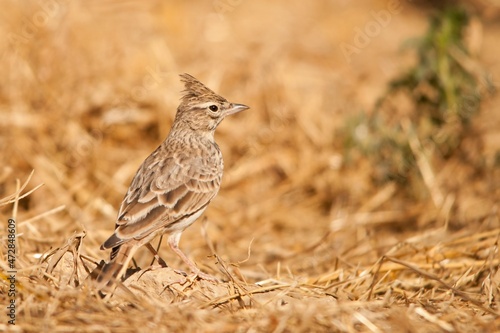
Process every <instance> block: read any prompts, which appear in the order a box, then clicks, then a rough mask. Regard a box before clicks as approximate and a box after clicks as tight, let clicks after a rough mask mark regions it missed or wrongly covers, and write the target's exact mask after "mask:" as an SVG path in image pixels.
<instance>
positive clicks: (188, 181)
mask: <svg viewBox="0 0 500 333" xmlns="http://www.w3.org/2000/svg"><path fill="white" fill-rule="evenodd" d="M181 81H182V82H183V83H184V85H185V90H184V96H183V97H182V100H181V104H180V105H179V107H178V109H177V114H176V116H175V120H174V123H173V124H172V129H171V130H170V133H169V135H168V137H167V138H166V140H165V141H164V142H163V143H162V144H161V145H160V146H159V147H158V148H157V149H156V150H155V151H154V152H153V153H152V154H151V155H149V157H148V158H146V160H145V161H144V162H143V163H142V165H141V166H140V167H139V170H138V171H137V173H136V174H135V176H134V179H133V180H132V183H131V185H130V187H129V189H128V192H127V194H126V195H125V198H124V199H123V202H122V204H121V207H120V211H119V213H118V218H117V220H116V226H115V232H114V233H113V235H111V237H109V238H108V239H107V240H106V241H105V242H104V243H103V244H102V245H101V250H104V249H112V251H111V256H110V261H109V262H108V263H107V264H105V265H104V267H103V268H102V270H101V272H100V274H99V276H98V277H97V287H98V288H99V289H102V288H104V287H106V286H107V287H110V286H112V285H113V284H114V282H115V281H116V280H118V279H120V278H121V276H122V275H123V274H124V273H125V272H126V270H127V267H128V264H129V263H130V260H131V259H132V256H133V255H134V253H135V252H136V250H137V249H138V248H139V247H141V246H142V245H147V247H148V249H150V250H152V246H151V245H150V244H149V242H151V241H152V240H153V239H154V238H155V237H156V236H158V235H162V234H168V235H169V237H168V244H169V245H170V248H171V249H172V250H173V251H174V252H175V253H176V254H177V255H178V256H179V257H180V258H181V259H182V260H183V261H184V262H185V263H186V264H187V265H188V266H189V268H190V269H191V270H192V271H193V272H194V273H195V274H197V275H198V276H199V277H201V278H204V279H207V280H214V278H212V277H211V276H210V275H208V274H204V273H202V272H200V270H199V269H198V268H197V267H196V265H195V264H194V263H193V262H192V261H191V260H189V258H188V257H187V256H186V255H185V254H184V253H183V252H182V251H181V250H180V249H179V246H178V245H179V240H180V238H181V234H182V232H183V231H184V229H186V228H187V227H189V226H190V225H191V224H193V223H194V221H196V219H197V218H198V217H200V216H201V214H203V212H204V211H205V209H206V208H207V206H208V204H209V203H210V201H211V200H212V199H213V198H214V197H215V196H216V195H217V192H218V191H219V187H220V183H221V178H222V170H223V167H224V163H223V160H222V154H221V151H220V149H219V147H218V146H217V144H216V143H215V140H214V132H215V129H216V128H217V126H218V125H219V124H220V122H221V121H222V120H223V119H224V118H225V117H226V116H228V115H230V114H233V113H236V112H240V111H243V110H246V109H248V106H246V105H242V104H235V103H230V102H228V101H227V100H226V99H225V98H223V97H221V96H219V95H217V94H216V93H214V92H213V91H212V90H210V89H208V88H207V87H205V86H204V85H203V84H202V83H201V82H199V81H198V80H197V79H195V78H194V77H192V76H191V75H189V74H182V75H181Z"/></svg>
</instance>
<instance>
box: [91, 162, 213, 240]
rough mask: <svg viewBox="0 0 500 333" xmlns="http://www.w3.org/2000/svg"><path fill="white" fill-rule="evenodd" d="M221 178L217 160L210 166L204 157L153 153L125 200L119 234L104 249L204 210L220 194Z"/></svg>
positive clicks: (140, 236) (138, 174)
mask: <svg viewBox="0 0 500 333" xmlns="http://www.w3.org/2000/svg"><path fill="white" fill-rule="evenodd" d="M221 177H222V172H221V170H220V168H218V166H217V163H212V164H211V165H210V163H207V162H206V161H204V160H203V159H202V158H201V157H192V158H189V157H188V156H186V155H184V156H175V157H170V158H167V159H156V157H155V156H154V154H153V155H151V156H150V157H149V158H148V159H146V161H144V163H143V164H142V166H141V167H140V168H139V170H138V171H137V173H136V175H135V177H134V179H133V181H132V184H131V185H130V188H129V190H128V192H127V195H126V196H125V198H124V200H123V202H122V205H121V207H120V212H119V214H118V219H117V222H116V229H115V233H114V234H113V235H112V236H111V237H110V238H109V239H108V240H107V241H106V242H104V244H103V245H102V246H101V248H104V249H107V248H112V247H115V246H118V245H120V244H122V243H124V242H126V241H127V240H129V239H133V238H135V239H140V238H143V237H146V236H147V235H149V234H150V233H152V232H154V231H156V230H158V229H159V228H164V227H168V225H169V224H172V225H173V224H175V223H176V222H177V221H180V220H181V219H182V218H184V217H188V216H191V215H193V214H195V213H197V212H198V211H200V210H201V209H204V208H205V207H206V205H207V204H208V203H209V202H210V200H212V198H213V197H214V196H215V195H216V194H217V192H218V190H219V187H220V182H221Z"/></svg>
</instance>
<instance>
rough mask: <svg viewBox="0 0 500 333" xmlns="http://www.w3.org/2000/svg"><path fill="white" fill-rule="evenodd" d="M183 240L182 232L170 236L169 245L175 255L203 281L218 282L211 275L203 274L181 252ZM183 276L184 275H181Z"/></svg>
mask: <svg viewBox="0 0 500 333" xmlns="http://www.w3.org/2000/svg"><path fill="white" fill-rule="evenodd" d="M180 239H181V232H176V233H174V234H172V235H170V237H169V238H168V245H169V246H170V248H171V249H172V251H174V252H175V254H177V255H178V256H179V257H180V258H181V259H182V261H184V262H185V263H186V264H187V265H188V266H189V268H190V269H191V271H192V272H193V273H194V274H195V275H196V276H198V277H200V278H201V279H203V280H207V281H212V282H218V280H217V278H215V277H213V276H211V275H209V274H206V273H203V272H202V271H201V270H200V269H199V268H198V267H196V265H195V264H194V263H193V262H192V261H191V260H190V259H189V258H188V257H187V256H186V255H185V254H184V252H182V251H181V249H179V241H180ZM181 274H182V273H181Z"/></svg>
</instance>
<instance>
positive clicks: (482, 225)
mask: <svg viewBox="0 0 500 333" xmlns="http://www.w3.org/2000/svg"><path fill="white" fill-rule="evenodd" d="M217 4H218V6H215V7H214V6H212V4H211V3H210V2H207V3H206V4H203V5H201V4H200V5H198V6H197V7H193V6H194V5H192V4H189V3H184V2H134V1H129V2H127V3H123V4H122V5H119V4H118V2H112V1H105V2H100V1H90V2H85V3H84V2H80V1H73V2H66V1H41V2H27V3H24V2H23V3H22V4H21V3H19V2H13V1H1V3H0V6H1V8H2V13H4V15H2V17H3V18H2V21H3V22H2V23H0V30H1V34H2V35H5V36H8V37H9V38H7V39H5V40H4V39H3V40H2V41H0V43H2V45H1V46H0V50H3V51H2V52H3V53H2V54H1V61H0V73H2V75H1V76H0V109H1V111H0V112H1V121H0V151H1V154H2V161H3V163H2V165H1V166H0V222H1V224H0V238H1V239H2V244H7V239H8V230H7V221H8V219H9V218H11V217H13V218H15V220H16V224H17V257H16V268H17V275H16V278H17V284H16V290H17V309H16V311H17V319H16V325H15V326H12V325H8V322H7V320H8V318H7V316H6V315H2V316H1V317H0V318H1V319H0V331H12V332H22V331H24V332H41V331H46V332H136V331H145V330H149V331H151V332H478V331H484V332H493V331H498V330H500V319H499V318H498V317H499V310H498V299H499V297H500V295H499V291H500V289H499V288H500V287H499V285H500V272H499V258H500V257H499V252H498V240H499V237H500V221H499V212H498V202H499V199H500V192H499V189H500V183H499V179H500V174H499V171H498V170H499V168H498V160H496V159H495V156H496V155H495V154H497V152H498V151H499V150H500V147H499V146H498V143H497V142H498V140H496V139H497V138H498V126H499V124H500V118H499V114H500V113H499V112H496V111H498V105H500V103H499V101H498V100H497V99H498V97H497V96H493V97H491V98H490V99H488V100H485V101H483V102H482V103H483V104H482V105H481V108H480V112H479V114H478V115H477V117H476V118H474V119H473V121H472V124H471V129H472V132H471V136H468V137H466V138H465V139H464V141H463V143H462V146H461V149H462V150H461V151H462V152H463V153H462V154H461V155H457V156H452V157H450V158H448V159H445V158H441V157H440V155H439V154H437V153H436V151H434V150H432V147H431V146H429V143H428V142H422V141H421V138H420V137H419V136H418V134H416V132H415V126H416V124H414V123H412V122H411V120H409V119H411V117H408V115H407V114H405V112H406V111H408V112H411V110H403V111H404V112H403V111H402V114H396V115H394V117H393V118H394V119H393V120H394V121H395V123H396V124H397V125H398V126H400V127H401V128H402V129H403V130H404V131H405V133H406V134H407V137H408V139H409V144H410V150H411V154H412V156H413V158H414V159H415V161H417V163H416V164H415V166H416V170H417V171H418V172H417V173H416V175H417V176H418V177H420V178H419V180H420V181H419V182H415V184H420V185H419V186H420V187H415V188H413V189H412V191H411V194H409V193H408V191H406V189H402V188H401V186H400V184H398V183H396V182H387V183H384V184H380V183H375V182H374V181H373V175H374V173H375V172H376V171H377V167H378V166H374V165H372V164H371V162H370V161H369V160H368V159H367V158H364V157H363V155H362V154H360V153H359V152H356V151H353V152H352V154H351V155H346V154H345V150H344V139H345V138H344V137H342V133H345V130H346V127H348V126H347V125H346V124H348V123H349V119H351V117H352V116H353V114H355V113H357V112H359V111H360V110H363V109H366V108H367V106H370V107H371V106H373V104H374V103H375V100H376V96H379V94H381V93H383V86H384V85H385V82H387V81H388V80H389V79H390V78H389V77H387V76H384V75H383V74H382V73H381V72H380V68H385V69H387V70H388V71H389V72H391V71H392V73H393V74H394V71H398V70H399V69H398V68H394V67H392V65H389V64H396V63H398V64H399V63H401V65H409V64H410V63H411V59H407V58H405V59H404V60H401V54H400V53H398V47H399V46H398V45H399V44H400V42H402V41H403V40H405V39H406V38H408V37H411V36H414V34H415V31H416V30H418V29H421V28H422V27H425V24H426V17H424V16H423V15H422V11H421V8H419V9H415V8H414V7H412V6H411V5H410V4H405V5H404V6H405V7H404V10H403V11H402V12H401V13H400V14H398V15H400V16H397V17H394V18H393V21H391V23H390V25H389V26H388V27H386V28H385V30H384V31H383V32H382V33H381V35H380V36H377V37H375V38H374V39H373V40H372V41H371V43H370V45H369V46H368V47H366V48H365V49H363V50H362V52H361V53H360V54H359V55H356V58H353V61H354V64H353V63H351V64H347V63H346V62H345V59H343V57H342V55H341V54H339V53H338V52H334V47H335V46H336V45H338V44H335V43H338V42H339V40H348V39H349V38H351V36H352V34H349V33H348V32H352V31H354V30H353V29H354V26H353V24H354V25H356V24H357V25H358V26H363V24H362V23H363V22H364V20H366V16H365V14H366V13H368V12H369V11H370V10H373V8H369V7H366V8H365V7H360V8H358V9H354V8H353V9H351V10H349V11H346V9H345V7H343V5H341V4H336V3H333V2H332V3H329V4H326V3H322V2H321V5H320V2H318V3H315V4H309V5H306V4H305V2H298V1H297V2H291V3H288V2H287V4H286V6H285V5H279V4H274V3H273V4H264V3H260V2H253V1H252V2H246V1H226V2H224V1H221V2H220V3H219V2H217ZM221 4H222V5H224V4H225V5H226V6H222V7H221V6H219V5H221ZM325 6H326V7H327V8H325ZM360 6H367V5H361V4H360ZM214 8H218V11H217V10H216V9H214ZM221 8H222V9H224V10H223V11H222V9H221ZM490 9H491V10H493V9H494V6H493V5H491V8H490ZM44 13H45V14H44ZM174 13H175V14H174ZM43 15H45V16H43ZM251 17H259V19H260V20H261V21H260V23H259V24H257V23H255V22H254V21H253V20H250V19H248V18H251ZM278 17H279V18H280V19H281V20H284V21H283V23H282V24H280V26H285V27H286V29H278V28H277V27H276V19H277V18H278ZM488 17H490V16H485V17H484V19H485V20H487V19H488ZM346 18H347V19H346ZM42 19H43V20H42ZM33 20H35V21H33ZM36 20H40V21H36ZM131 22H133V24H132V23H131ZM287 22H288V23H287ZM332 22H338V24H337V23H336V25H335V27H332ZM478 22H479V23H478ZM478 22H476V23H475V26H476V29H477V26H478V24H479V26H480V27H481V29H482V30H480V32H479V33H477V31H476V32H475V33H473V34H472V36H476V37H474V38H484V39H485V40H486V41H495V42H492V43H485V44H483V48H484V50H483V51H482V53H483V56H482V58H481V59H479V60H471V59H472V58H471V59H468V60H467V61H474V62H475V64H476V65H478V64H481V65H486V66H487V64H488V63H492V61H493V60H495V61H497V56H498V53H499V51H500V50H499V49H498V47H499V45H498V43H497V42H496V39H495V38H492V37H491V36H498V33H499V30H498V27H495V26H494V25H482V24H481V21H480V20H479V21H478ZM313 24H314V29H313V28H312V25H313ZM264 28H265V31H262V30H261V29H264ZM421 30H422V31H423V29H421ZM483 30H484V33H483V32H482V31H483ZM179 36H182V38H180V37H179ZM478 36H479V37H478ZM233 39H234V40H233ZM236 42H237V45H238V47H235V46H234V45H236V44H234V43H236ZM284 50H286V52H285V51H284ZM379 52H382V53H383V55H384V57H385V60H384V61H382V60H380V62H379V61H378V60H376V59H378V58H377V57H378V55H379ZM460 56H463V55H460ZM482 62H484V64H483V63H482ZM379 65H380V66H379ZM384 66H386V67H384ZM494 70H495V69H492V71H494ZM498 70H499V68H498V67H497V68H496V71H497V72H494V73H493V75H500V72H498ZM182 72H189V73H192V74H194V75H195V76H197V77H199V78H200V79H201V80H202V81H203V82H206V83H207V85H208V86H210V87H212V88H213V89H214V90H216V91H220V92H221V94H223V95H224V96H228V98H229V97H230V98H231V99H232V100H237V101H241V102H242V103H245V104H248V105H250V106H251V112H248V113H246V114H244V115H243V114H242V115H241V117H238V118H237V119H236V118H234V119H228V120H227V123H225V124H223V125H221V128H220V132H219V133H218V139H217V140H218V142H220V145H221V149H222V151H223V152H224V155H225V159H226V170H227V172H226V174H225V175H224V178H223V182H222V188H221V191H220V194H219V196H218V197H217V199H216V200H214V202H213V203H212V206H211V207H210V208H209V209H208V210H207V212H206V214H205V216H206V217H205V218H204V219H203V220H200V221H198V222H197V223H196V224H195V225H193V226H192V227H191V229H189V230H187V231H186V232H185V234H184V235H183V239H182V241H181V246H182V248H183V250H185V251H186V252H187V253H188V254H189V255H190V257H191V258H193V260H195V261H196V263H197V265H198V266H199V267H200V268H201V269H202V270H204V271H205V272H208V273H210V274H213V275H215V276H217V277H219V278H220V279H221V280H223V282H221V283H220V284H217V285H214V284H211V283H208V282H205V281H199V280H194V279H192V278H191V277H189V276H188V277H183V276H181V275H179V274H176V273H174V272H172V271H170V269H168V268H164V269H149V264H150V262H151V259H152V258H151V255H150V254H148V253H147V251H144V252H141V251H139V252H138V254H137V256H136V262H137V265H138V266H139V267H140V268H141V270H139V271H138V272H136V273H135V274H133V275H132V276H131V277H130V278H128V279H127V280H126V281H125V282H124V283H123V284H122V285H120V286H119V288H118V289H117V292H116V294H115V295H113V296H112V297H108V298H106V299H102V298H101V297H99V295H98V294H97V293H96V291H95V290H93V289H92V287H91V286H90V285H89V284H88V283H87V280H86V279H87V277H88V275H89V274H90V272H91V271H92V270H93V269H94V267H95V266H96V264H97V263H98V262H99V261H100V260H102V259H105V258H106V255H107V254H106V253H103V252H101V251H99V245H100V244H101V243H102V241H103V240H104V239H105V238H106V237H107V236H109V234H110V233H111V231H112V228H113V223H114V219H115V218H116V210H117V207H118V206H119V203H120V202H121V200H122V198H123V195H124V193H125V191H126V189H127V187H128V184H129V181H130V178H131V177H132V175H133V174H134V172H135V170H136V168H137V166H138V165H139V164H140V163H141V161H142V160H143V159H144V158H145V157H146V156H147V154H148V153H149V152H150V151H151V150H152V149H154V148H155V147H156V146H157V145H158V144H159V143H160V142H161V141H162V140H163V138H164V136H165V135H166V132H167V130H168V128H169V127H170V124H171V121H172V118H173V116H174V110H175V107H176V106H177V104H178V98H179V96H180V95H179V93H180V90H181V89H182V87H181V85H180V83H179V82H178V74H179V73H182ZM356 133H357V134H359V135H362V134H363V133H364V132H363V128H358V129H357V132H356ZM478 147H479V148H478ZM478 149H479V150H478ZM496 158H498V157H496ZM477 161H481V163H482V164H481V165H482V167H481V168H480V169H477V168H476V166H477V164H476V162H477ZM478 170H480V172H478ZM417 176H416V177H417ZM42 185H43V186H42ZM0 251H1V256H0V267H2V273H1V276H2V283H0V305H1V306H2V308H4V305H5V306H6V305H7V304H8V301H9V299H8V295H7V291H8V289H9V282H8V274H7V273H6V272H7V271H8V256H7V247H6V246H5V245H2V246H1V247H0ZM160 254H161V255H162V257H163V258H164V259H165V260H166V261H167V263H171V264H172V266H173V267H176V268H177V267H183V266H182V263H181V262H179V261H178V259H177V258H176V257H175V256H173V255H172V254H171V253H170V252H169V251H168V249H163V248H162V249H161V250H160ZM4 312H5V311H4Z"/></svg>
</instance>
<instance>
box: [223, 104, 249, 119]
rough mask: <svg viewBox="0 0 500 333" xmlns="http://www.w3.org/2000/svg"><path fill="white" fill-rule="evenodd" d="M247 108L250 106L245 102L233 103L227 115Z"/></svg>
mask: <svg viewBox="0 0 500 333" xmlns="http://www.w3.org/2000/svg"><path fill="white" fill-rule="evenodd" d="M246 109H250V108H249V107H248V106H246V105H244V104H235V103H231V108H229V109H227V111H226V116H229V115H230V114H233V113H237V112H240V111H243V110H246Z"/></svg>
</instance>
